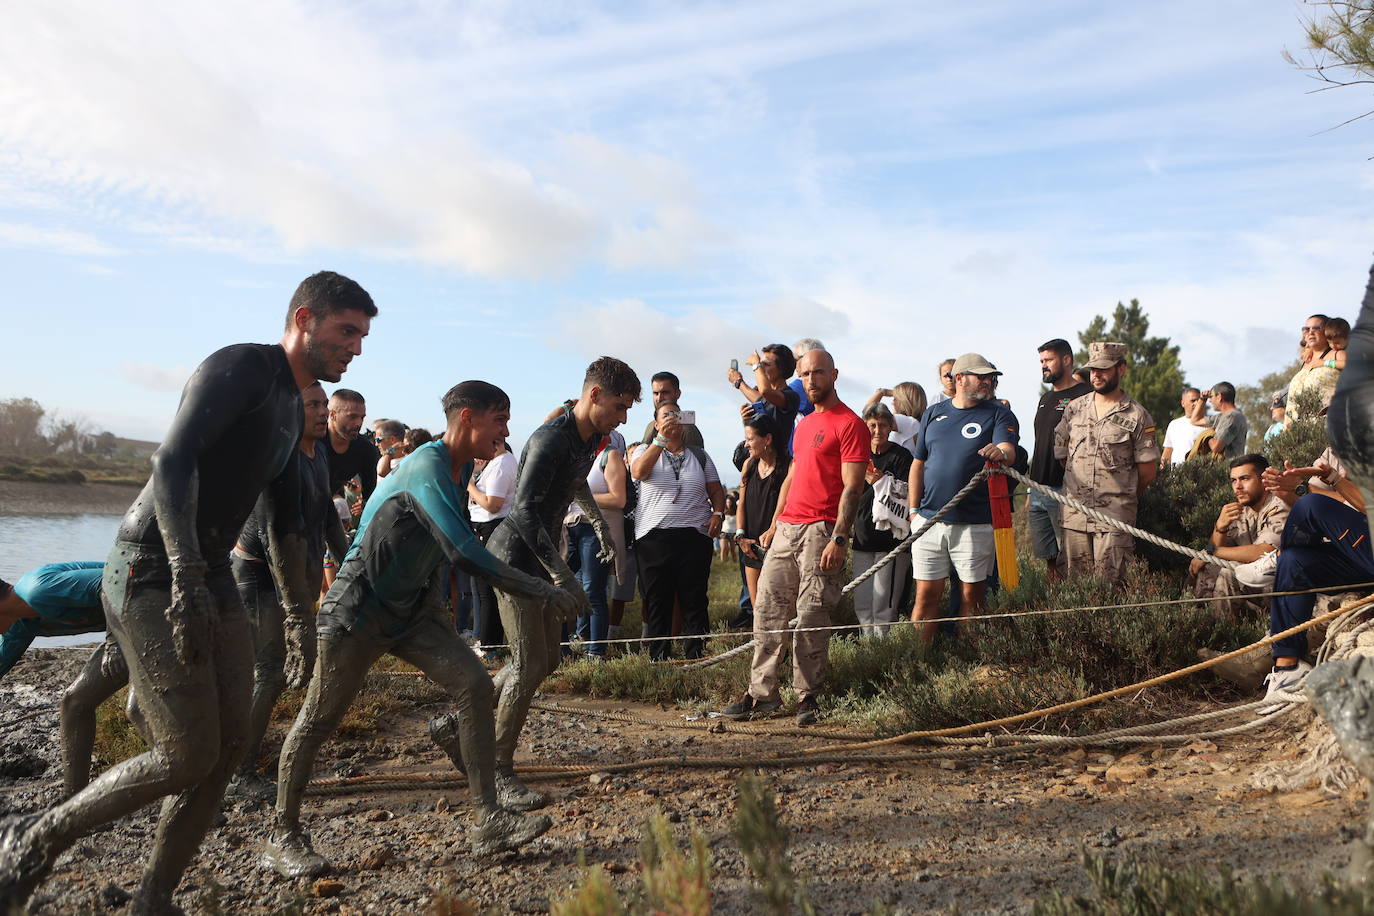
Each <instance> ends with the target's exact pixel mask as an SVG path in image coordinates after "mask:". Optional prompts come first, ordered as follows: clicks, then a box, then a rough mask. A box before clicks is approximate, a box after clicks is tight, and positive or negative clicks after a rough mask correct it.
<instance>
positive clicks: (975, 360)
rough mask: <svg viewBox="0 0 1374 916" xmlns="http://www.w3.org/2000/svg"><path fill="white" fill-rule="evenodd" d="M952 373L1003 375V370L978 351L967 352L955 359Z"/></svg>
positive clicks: (950, 371)
mask: <svg viewBox="0 0 1374 916" xmlns="http://www.w3.org/2000/svg"><path fill="white" fill-rule="evenodd" d="M949 374H950V375H960V374H964V375H1001V374H1002V372H1001V370H999V369H998V368H997V367H996V366H994V365H993V364H992V363H990V362H988V361H987V360H986V359H984V358H983V357H982V355H980V354H978V353H965V354H964V355H963V356H961V357H959V358H958V359H956V360H955V361H954V368H953V369H950V370H949Z"/></svg>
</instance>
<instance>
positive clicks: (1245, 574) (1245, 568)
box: [1235, 550, 1279, 589]
mask: <svg viewBox="0 0 1374 916" xmlns="http://www.w3.org/2000/svg"><path fill="white" fill-rule="evenodd" d="M1278 568H1279V552H1278V551H1277V550H1271V551H1269V552H1268V553H1266V554H1265V555H1264V556H1262V557H1260V558H1259V559H1258V560H1251V561H1250V562H1249V563H1242V564H1241V565H1239V566H1237V567H1236V569H1235V573H1236V581H1237V582H1239V583H1240V584H1241V585H1244V586H1246V587H1247V588H1263V589H1267V588H1273V586H1274V573H1275V572H1277V571H1278Z"/></svg>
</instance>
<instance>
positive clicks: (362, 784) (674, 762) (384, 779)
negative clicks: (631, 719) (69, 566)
mask: <svg viewBox="0 0 1374 916" xmlns="http://www.w3.org/2000/svg"><path fill="white" fill-rule="evenodd" d="M1261 702H1263V701H1261ZM1257 705H1260V704H1259V703H1247V704H1244V705H1243V706H1238V707H1232V708H1231V709H1228V710H1225V711H1224V712H1226V713H1228V714H1233V713H1236V712H1240V711H1246V710H1249V709H1252V708H1253V707H1255V706H1257ZM1296 705H1297V704H1288V705H1286V706H1284V707H1282V708H1280V709H1279V710H1278V711H1276V712H1275V713H1273V714H1272V715H1268V716H1264V717H1262V718H1256V719H1253V720H1252V721H1249V722H1245V723H1242V724H1240V725H1235V726H1232V727H1230V728H1224V729H1217V730H1214V731H1209V732H1200V733H1193V734H1181V735H1149V736H1115V737H1110V736H1108V737H1099V736H1095V735H1082V736H1064V737H1052V738H1046V739H1044V740H1042V741H1037V742H1033V743H1031V742H1022V743H1014V744H1013V743H1007V744H991V745H990V744H983V745H978V746H970V747H947V748H939V749H928V750H921V751H908V752H905V753H902V752H898V753H885V754H873V753H858V754H855V753H853V752H852V751H851V750H850V749H849V748H846V749H844V750H843V751H842V752H832V753H828V754H777V755H769V756H753V757H687V756H685V755H679V756H664V757H654V758H650V759H647V760H636V761H629V762H625V763H610V764H585V765H574V766H537V765H534V766H522V767H520V768H519V774H520V777H521V778H522V779H524V780H525V781H527V782H541V781H549V780H558V779H568V778H572V777H577V776H586V775H591V774H592V773H611V774H615V773H629V772H635V771H641V770H652V769H724V770H731V769H734V770H738V769H754V768H763V767H767V768H786V767H793V766H814V765H816V764H819V763H839V764H850V765H853V764H893V763H907V762H919V761H927V760H957V759H963V758H977V757H989V756H1010V755H1015V754H1021V753H1027V752H1037V751H1042V750H1046V749H1049V748H1071V747H1083V746H1088V745H1097V744H1122V743H1148V744H1186V743H1191V742H1193V741H1198V740H1202V739H1206V738H1213V737H1224V736H1226V735H1233V734H1238V733H1241V732H1246V731H1251V730H1253V729H1256V728H1259V727H1261V726H1264V725H1268V724H1270V723H1272V722H1273V721H1274V720H1275V719H1277V718H1279V717H1280V716H1282V715H1284V714H1285V713H1287V712H1289V711H1291V710H1292V709H1294V708H1296ZM1104 734H1105V733H1104ZM466 785H467V780H466V778H464V777H462V776H459V775H454V774H453V773H452V772H449V773H442V774H440V773H423V774H414V775H410V776H392V775H389V774H377V775H371V776H353V777H345V778H342V779H321V780H315V781H313V782H311V783H310V784H309V785H308V786H307V787H306V794H308V795H347V794H352V793H354V792H366V791H405V790H413V789H431V790H433V789H457V788H462V787H464V786H466Z"/></svg>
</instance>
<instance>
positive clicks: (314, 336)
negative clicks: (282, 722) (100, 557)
mask: <svg viewBox="0 0 1374 916" xmlns="http://www.w3.org/2000/svg"><path fill="white" fill-rule="evenodd" d="M376 314H377V307H376V306H375V305H374V304H373V302H372V297H371V296H369V295H368V294H367V292H366V291H365V290H363V288H362V287H361V286H359V285H358V284H357V283H355V282H353V281H352V280H350V279H348V278H347V277H343V276H340V275H339V274H336V273H333V272H330V271H323V272H321V273H317V274H315V275H313V276H311V277H308V278H307V279H306V280H305V281H304V282H302V283H301V285H300V286H299V287H298V288H297V289H296V292H295V294H294V295H293V296H292V298H291V304H290V307H289V309H288V311H287V315H286V331H285V333H284V334H283V336H282V340H281V343H280V344H279V345H277V346H265V345H259V344H236V345H233V346H229V347H225V348H224V349H222V350H219V351H218V352H216V353H214V354H212V355H211V356H210V357H208V358H207V359H206V360H205V361H204V362H203V363H201V364H200V366H199V367H197V369H196V371H195V372H194V373H193V374H192V376H191V379H190V381H188V382H187V383H186V388H185V390H184V391H183V392H182V398H181V404H180V405H179V406H178V408H177V414H176V417H175V419H174V420H173V421H172V425H171V428H170V429H169V430H168V432H167V436H166V438H165V439H164V440H163V442H162V445H161V446H160V447H159V448H158V451H157V453H156V454H155V455H154V456H153V474H152V477H151V479H150V480H149V481H148V484H147V485H146V486H145V487H144V488H143V492H142V493H141V494H139V497H138V499H137V500H135V501H134V504H133V506H132V507H131V508H130V509H129V512H128V513H127V514H126V515H125V516H124V520H123V522H122V523H121V525H120V529H119V534H118V536H117V540H116V542H115V546H114V549H113V551H112V552H111V554H110V557H109V560H108V561H107V562H106V564H105V575H104V581H103V582H102V583H101V588H102V593H103V599H104V603H105V610H106V618H107V621H108V623H109V626H110V630H111V633H112V635H113V636H114V637H115V639H116V641H117V642H118V645H119V649H120V652H121V654H122V655H123V658H124V660H125V663H126V664H127V666H128V669H129V682H130V685H131V687H132V690H131V691H130V693H131V696H132V697H133V698H134V702H132V703H131V704H130V716H131V718H133V720H134V722H135V724H136V725H137V726H138V729H139V732H140V733H141V734H142V735H143V736H144V738H145V739H146V740H147V742H148V744H149V750H148V752H147V753H144V754H141V755H139V756H137V757H134V758H132V759H130V760H125V761H123V762H122V763H119V764H117V765H115V766H113V767H111V768H110V769H109V770H107V771H105V773H103V774H102V775H101V776H100V777H99V778H98V779H96V780H95V781H94V782H93V783H91V784H90V785H89V786H87V787H86V788H85V789H83V790H81V791H80V792H78V793H77V794H76V795H74V796H72V797H71V798H69V799H67V800H66V801H65V802H63V803H61V804H59V805H57V806H56V807H54V808H52V809H50V810H49V811H47V812H46V813H44V814H43V815H41V816H32V815H31V816H26V817H23V818H19V819H17V820H16V821H14V822H11V823H10V824H9V825H8V826H7V827H6V829H5V830H4V832H3V834H2V835H0V912H9V911H10V910H11V909H17V908H21V907H22V906H23V905H24V901H25V900H27V898H28V896H29V894H30V893H32V891H33V889H34V888H35V887H36V886H37V885H38V884H39V883H40V882H41V881H42V880H43V878H44V876H45V875H46V874H47V873H48V871H49V869H51V867H52V864H53V862H54V861H56V859H57V857H58V856H59V855H60V854H61V853H62V852H63V851H64V850H65V849H67V848H68V847H69V846H70V845H71V844H72V843H74V842H75V841H76V840H77V839H78V838H80V837H82V836H85V835H86V834H88V833H90V832H91V831H92V830H94V829H96V828H98V827H100V826H101V825H103V824H106V823H109V822H110V821H112V820H115V819H116V818H120V817H123V816H124V815H126V814H131V813H133V812H134V811H137V810H138V809H139V808H142V807H143V806H144V805H147V804H149V803H151V802H154V801H157V800H158V799H161V798H167V801H166V803H164V804H163V806H162V814H161V819H160V822H159V824H158V829H157V838H156V840H155V842H154V845H153V850H152V853H151V855H150V856H149V857H148V864H147V867H146V868H145V870H144V874H143V881H142V884H141V886H140V888H139V890H138V892H137V894H136V895H135V896H134V900H133V903H132V904H131V907H130V912H132V913H140V914H141V913H150V912H168V911H172V910H174V907H173V904H172V894H173V892H174V891H175V890H176V887H177V884H178V883H179V882H180V880H181V875H182V873H183V872H184V871H185V869H186V866H187V865H188V864H189V863H190V861H191V858H192V857H193V856H194V855H195V853H196V850H197V849H199V848H200V843H201V841H202V839H203V838H204V836H205V832H206V830H208V829H209V827H210V824H211V822H212V821H213V819H214V817H215V815H216V814H217V813H218V811H219V807H220V801H221V799H222V798H223V795H224V788H225V785H226V784H227V783H228V781H229V777H230V776H231V775H232V774H233V772H234V771H235V769H237V767H238V765H239V762H240V760H241V759H242V756H243V753H244V750H245V748H246V745H247V732H248V711H249V709H250V707H251V701H252V689H253V685H252V680H251V672H252V670H253V648H252V646H253V643H252V635H251V632H250V629H249V623H248V618H247V615H246V614H245V613H244V608H243V603H242V602H241V601H240V600H239V595H238V591H237V590H236V589H235V587H234V580H233V576H232V574H231V572H230V563H229V551H230V550H231V549H232V548H233V546H234V543H235V541H236V539H237V538H238V535H239V532H240V531H241V530H242V528H243V523H244V522H245V521H246V520H247V519H248V516H249V514H250V513H251V512H252V510H253V506H254V504H255V503H256V502H257V500H258V497H259V495H260V494H261V493H262V492H263V491H264V489H265V488H267V487H268V485H269V484H271V483H272V482H273V481H274V480H277V479H279V478H281V479H282V486H283V489H282V491H281V492H280V493H277V492H276V491H275V488H274V498H273V500H272V503H273V504H272V507H271V510H270V516H271V518H272V522H271V530H272V532H273V534H272V536H273V537H274V538H275V539H276V540H277V542H278V545H279V551H278V555H279V556H280V557H282V558H283V561H282V562H280V563H274V564H272V571H273V574H274V577H275V581H276V584H277V586H278V588H279V590H280V593H281V595H282V596H283V600H284V601H285V602H286V606H285V616H286V618H287V628H288V652H289V656H290V658H289V661H288V669H289V674H290V675H292V679H293V680H294V681H295V682H296V683H299V682H300V681H301V679H302V677H303V675H304V673H305V672H306V671H309V670H310V667H311V665H312V663H313V656H314V639H313V636H314V631H313V629H312V628H310V626H309V615H310V609H311V607H312V604H313V601H314V595H313V594H312V592H311V589H310V585H309V579H308V577H307V575H306V569H305V538H304V535H303V531H302V529H301V507H300V501H299V493H298V492H296V490H297V489H298V486H299V476H298V475H299V472H298V469H297V467H296V461H297V459H298V457H299V454H300V453H299V451H298V450H297V443H298V441H299V440H300V436H301V426H302V420H301V394H300V393H301V391H302V390H303V389H304V388H306V387H308V386H309V385H310V384H311V383H312V382H314V381H316V380H319V379H324V380H326V381H330V382H336V381H338V380H339V378H340V377H341V376H342V375H343V373H344V371H345V370H346V369H347V368H348V364H349V362H351V361H352V359H353V357H355V356H357V355H359V354H361V353H362V341H363V338H364V337H365V336H366V335H367V333H368V330H369V328H370V326H371V323H372V317H373V316H375V315H376Z"/></svg>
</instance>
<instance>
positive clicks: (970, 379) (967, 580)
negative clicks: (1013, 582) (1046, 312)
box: [907, 353, 1021, 641]
mask: <svg viewBox="0 0 1374 916" xmlns="http://www.w3.org/2000/svg"><path fill="white" fill-rule="evenodd" d="M950 374H951V375H952V376H954V397H952V398H950V399H948V400H946V401H941V402H939V403H938V404H935V405H933V406H931V407H928V408H926V414H925V417H924V418H923V419H922V421H921V437H920V439H918V440H917V442H916V455H915V461H913V462H912V464H911V471H910V476H909V478H908V481H907V500H908V505H909V506H910V507H911V509H910V512H911V520H912V524H913V526H914V527H920V526H921V525H924V524H925V522H926V520H927V519H929V518H931V517H933V516H934V515H935V513H937V512H939V511H940V510H941V509H943V508H944V507H945V505H946V504H948V503H949V501H950V500H951V499H953V498H954V496H955V494H956V493H958V492H959V491H960V490H962V489H963V488H964V487H965V486H967V485H968V482H969V481H970V480H972V479H973V475H974V474H977V473H978V472H979V471H981V470H982V469H983V466H984V465H985V464H986V463H988V462H992V463H993V464H1012V463H1014V462H1015V461H1016V445H1017V443H1018V442H1019V441H1020V438H1021V431H1020V423H1019V422H1018V421H1017V419H1016V415H1015V414H1014V413H1012V412H1011V411H1010V410H1008V409H1007V407H1006V406H1005V405H1004V404H1003V403H1002V402H1001V401H998V400H996V398H995V394H996V390H997V385H996V379H997V377H998V376H1000V375H1001V374H1002V373H1001V372H999V371H998V370H997V368H996V367H995V366H993V365H992V364H991V363H989V362H988V361H987V360H986V359H984V358H983V357H982V356H981V355H980V354H977V353H965V354H964V355H963V356H960V357H959V358H958V359H956V360H955V361H954V364H953V366H951V368H950ZM995 562H996V545H995V540H994V537H993V532H992V502H991V499H990V497H989V495H988V488H987V487H986V486H983V485H980V486H977V487H974V488H973V490H972V491H971V492H970V493H969V494H968V495H967V496H965V497H964V498H963V499H962V500H961V501H960V502H959V503H958V504H956V505H955V506H954V507H953V508H951V509H950V510H949V512H948V513H946V515H945V517H944V519H943V520H942V521H939V522H937V523H935V525H934V526H933V527H932V528H931V529H930V530H929V531H927V532H926V533H925V534H923V535H922V536H921V537H920V538H919V539H918V540H917V541H916V542H915V543H914V544H913V545H912V548H911V568H912V576H913V577H914V578H915V580H916V603H915V606H914V607H913V608H912V610H911V619H912V620H913V621H921V620H931V619H932V618H934V617H936V616H938V613H939V603H940V595H941V593H943V592H944V589H945V580H946V579H948V578H949V575H950V572H951V570H952V571H953V572H955V573H957V574H958V576H959V589H960V591H961V593H962V594H961V596H960V598H961V600H960V603H959V614H960V616H961V617H964V618H968V617H971V616H975V615H977V614H978V613H979V612H980V611H982V609H983V597H984V595H985V593H986V591H987V580H988V576H989V575H991V573H992V570H993V564H994V563H995ZM935 627H936V625H935V624H934V623H927V624H924V625H923V626H922V627H921V633H922V636H923V637H924V638H925V639H926V641H930V640H931V639H934V637H935Z"/></svg>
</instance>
